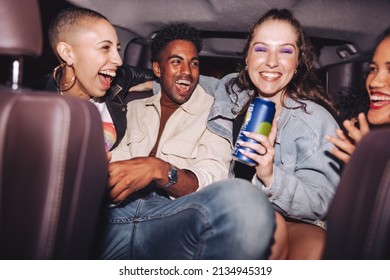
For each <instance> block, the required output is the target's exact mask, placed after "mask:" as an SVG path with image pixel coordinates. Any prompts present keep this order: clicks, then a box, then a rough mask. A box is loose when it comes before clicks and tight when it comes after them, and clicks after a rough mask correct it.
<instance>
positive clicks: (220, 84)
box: [200, 73, 340, 227]
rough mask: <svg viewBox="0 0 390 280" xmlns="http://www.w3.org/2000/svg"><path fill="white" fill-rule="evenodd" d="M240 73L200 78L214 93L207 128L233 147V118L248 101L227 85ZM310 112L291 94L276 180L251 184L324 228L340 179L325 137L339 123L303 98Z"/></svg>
mask: <svg viewBox="0 0 390 280" xmlns="http://www.w3.org/2000/svg"><path fill="white" fill-rule="evenodd" d="M235 75H237V74H235V73H234V74H229V75H227V76H225V77H224V78H222V80H218V79H215V78H208V77H204V76H201V78H200V84H201V85H202V87H203V88H204V89H205V90H206V91H207V92H208V93H209V94H212V95H213V96H214V97H215V102H214V105H213V107H212V109H211V111H210V114H209V117H208V124H207V125H208V128H209V129H210V130H211V131H213V132H214V133H216V134H218V135H220V136H222V137H224V138H226V139H228V140H229V141H230V143H231V144H232V145H233V133H232V130H233V120H234V118H236V117H237V115H238V113H239V112H240V110H241V108H242V107H243V106H244V105H245V104H246V103H247V102H248V101H249V98H250V97H249V96H248V94H245V93H244V92H242V93H241V94H240V95H239V97H240V98H239V100H237V102H236V103H237V104H235V102H234V101H235V100H233V99H232V98H234V97H231V96H229V95H228V94H227V93H226V89H225V83H226V82H227V81H229V80H230V79H231V78H232V77H234V76H235ZM304 102H305V103H306V105H307V107H306V110H307V113H306V112H305V111H303V110H302V109H289V108H294V107H296V106H297V105H298V103H297V102H296V101H294V100H293V99H291V98H287V99H286V101H285V104H286V107H287V108H286V107H284V108H283V109H282V112H281V114H280V117H279V121H278V132H277V136H276V141H275V158H274V180H273V183H272V184H271V186H270V187H268V188H265V186H264V185H263V184H262V183H261V181H259V180H258V179H257V177H256V175H255V176H254V177H253V179H252V182H253V183H254V184H255V185H256V186H258V187H259V188H261V189H262V190H263V191H264V192H265V193H266V194H267V195H268V197H269V200H270V202H271V203H272V204H273V205H274V209H275V210H276V211H278V212H280V213H281V214H282V215H283V216H284V217H286V218H291V219H295V220H300V221H305V222H309V223H312V224H316V225H319V226H321V227H325V226H326V225H325V221H326V216H327V211H328V208H329V204H330V202H331V200H332V198H333V195H334V193H335V191H336V187H337V185H338V182H339V172H340V165H339V163H338V161H337V160H336V159H335V158H334V157H332V156H331V154H330V153H329V150H330V149H331V148H332V147H333V145H332V144H331V143H329V142H328V141H327V140H326V135H330V134H334V132H335V130H336V128H338V127H339V126H338V124H337V122H336V120H335V119H334V118H333V117H332V115H331V114H330V113H329V112H328V111H327V110H326V109H325V108H323V107H322V106H320V105H318V104H316V103H314V102H311V101H304Z"/></svg>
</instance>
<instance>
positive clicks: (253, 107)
mask: <svg viewBox="0 0 390 280" xmlns="http://www.w3.org/2000/svg"><path fill="white" fill-rule="evenodd" d="M274 116H275V103H274V102H272V101H270V100H268V99H265V98H261V97H256V98H255V99H254V100H253V101H252V102H251V104H250V105H249V108H248V111H247V112H246V115H245V120H244V123H243V125H242V127H241V130H240V133H239V134H238V137H237V141H238V140H241V141H243V142H252V143H258V142H257V141H255V140H253V139H251V138H248V137H246V136H245V135H244V133H243V132H244V131H248V132H257V133H259V134H263V135H265V136H268V135H269V133H270V131H271V128H272V121H273V119H274ZM239 149H242V150H245V151H248V152H252V153H256V152H255V151H254V150H252V149H250V148H247V147H242V146H240V145H238V144H237V142H236V144H235V146H234V151H233V158H234V160H236V161H239V162H242V163H244V164H247V165H249V166H254V165H256V162H255V161H254V160H252V159H250V158H248V157H246V156H244V155H243V154H241V153H240V151H239Z"/></svg>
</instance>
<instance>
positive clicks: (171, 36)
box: [150, 23, 202, 62]
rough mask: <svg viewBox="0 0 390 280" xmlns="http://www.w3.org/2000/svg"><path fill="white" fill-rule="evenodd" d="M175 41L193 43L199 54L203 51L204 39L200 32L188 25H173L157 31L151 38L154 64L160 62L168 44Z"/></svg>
mask: <svg viewBox="0 0 390 280" xmlns="http://www.w3.org/2000/svg"><path fill="white" fill-rule="evenodd" d="M174 40H184V41H189V42H192V43H193V44H194V45H195V47H196V50H197V51H198V53H199V52H200V51H201V50H202V37H201V36H200V32H199V31H198V30H197V29H196V28H194V27H190V26H189V25H188V24H186V23H177V24H171V25H168V26H167V27H165V28H163V29H161V30H160V31H157V32H156V33H155V34H154V35H153V36H152V38H151V44H150V48H151V51H152V62H153V61H158V60H159V56H160V54H161V52H162V51H163V50H164V49H165V47H166V46H167V44H168V43H170V42H172V41H174Z"/></svg>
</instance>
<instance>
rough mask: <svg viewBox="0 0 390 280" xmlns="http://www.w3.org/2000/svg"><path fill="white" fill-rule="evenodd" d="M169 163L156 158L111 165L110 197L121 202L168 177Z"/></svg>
mask: <svg viewBox="0 0 390 280" xmlns="http://www.w3.org/2000/svg"><path fill="white" fill-rule="evenodd" d="M167 166H168V165H167V163H166V162H164V161H162V160H161V159H159V158H155V157H138V158H133V159H129V160H123V161H116V162H112V163H110V164H109V167H108V172H109V181H108V184H109V186H110V188H111V190H110V196H111V199H112V201H113V202H120V201H122V200H124V199H125V198H126V197H128V196H129V195H131V194H132V193H134V192H136V191H138V190H140V189H143V188H144V187H146V186H147V185H149V184H150V183H151V182H152V181H154V180H158V179H161V178H163V174H164V175H165V176H164V177H166V174H167V168H168V167H167ZM164 171H165V173H163V172H164Z"/></svg>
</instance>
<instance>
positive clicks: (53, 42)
mask: <svg viewBox="0 0 390 280" xmlns="http://www.w3.org/2000/svg"><path fill="white" fill-rule="evenodd" d="M100 19H104V20H107V21H108V22H109V20H108V19H107V18H106V17H105V16H103V15H102V14H100V13H98V12H95V11H93V10H90V9H85V8H78V7H71V8H67V9H64V10H62V11H60V12H59V14H58V15H57V16H56V17H55V18H54V19H53V20H52V21H51V23H50V25H49V42H50V46H51V48H52V49H53V52H54V53H55V54H56V53H57V52H56V47H57V44H58V43H59V42H60V41H62V40H64V38H65V36H66V35H67V34H70V33H73V32H75V31H77V30H78V29H80V28H81V26H82V24H83V23H84V22H86V21H94V20H100Z"/></svg>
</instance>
